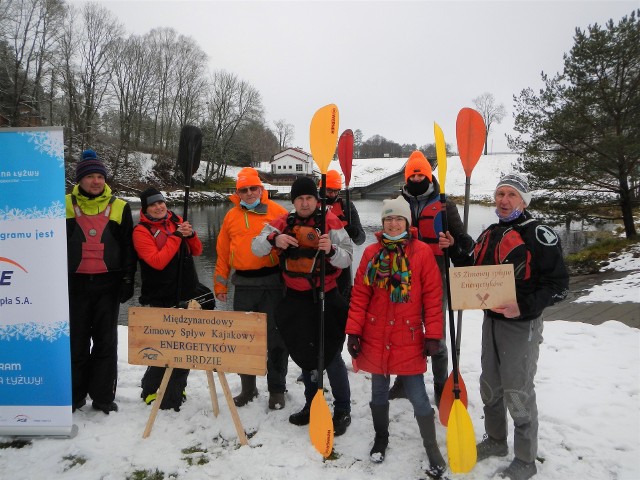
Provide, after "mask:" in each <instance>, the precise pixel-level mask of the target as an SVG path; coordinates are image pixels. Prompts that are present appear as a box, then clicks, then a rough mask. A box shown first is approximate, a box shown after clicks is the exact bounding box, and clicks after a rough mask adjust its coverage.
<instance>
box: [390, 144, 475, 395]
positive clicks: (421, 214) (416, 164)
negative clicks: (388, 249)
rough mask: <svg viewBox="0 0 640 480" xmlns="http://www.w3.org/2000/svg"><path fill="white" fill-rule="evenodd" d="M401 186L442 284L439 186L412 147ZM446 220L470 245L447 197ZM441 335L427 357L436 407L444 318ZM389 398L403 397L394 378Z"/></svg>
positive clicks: (444, 367) (443, 369) (444, 366)
mask: <svg viewBox="0 0 640 480" xmlns="http://www.w3.org/2000/svg"><path fill="white" fill-rule="evenodd" d="M404 179H405V182H406V183H405V185H404V187H402V196H403V197H404V198H405V200H406V201H407V202H409V208H410V209H411V226H412V227H415V228H416V229H417V230H418V238H419V239H420V240H421V241H423V242H424V243H426V244H427V245H429V246H430V247H431V249H432V251H433V254H434V255H435V257H436V262H437V263H438V267H439V268H440V274H441V277H442V283H443V285H444V284H445V268H446V267H445V264H444V255H443V252H442V250H441V249H440V247H438V235H439V234H440V232H442V231H443V229H442V205H441V203H440V185H439V184H438V180H437V179H436V178H435V177H434V176H433V171H432V168H431V164H430V163H429V161H428V160H427V158H426V157H425V156H424V154H423V153H422V152H421V151H419V150H416V151H414V152H413V153H412V154H411V155H410V156H409V159H408V160H407V163H406V164H405V167H404ZM446 214H447V223H448V226H449V232H451V234H452V235H453V236H454V237H455V239H456V242H457V243H458V245H459V246H461V247H462V248H467V249H468V250H469V252H470V250H471V249H472V248H473V244H474V242H473V239H472V238H471V237H470V236H469V235H467V234H466V233H464V224H463V223H462V220H461V219H460V214H459V213H458V208H457V207H456V205H455V203H453V202H452V201H451V200H448V199H447V204H446ZM442 292H443V295H442V312H443V315H444V313H445V312H446V311H447V297H446V289H443V290H442ZM443 329H444V332H443V336H442V340H441V341H440V350H439V351H438V352H437V353H436V354H435V355H433V356H432V357H431V370H432V371H433V391H434V397H435V399H434V400H435V404H436V406H438V407H439V406H440V396H441V395H442V389H443V388H444V384H445V382H446V381H447V377H448V376H449V371H448V368H449V359H448V351H447V342H446V321H445V322H443ZM389 398H406V396H405V393H404V389H403V387H402V383H401V381H400V380H399V379H398V378H396V381H395V383H394V384H393V386H392V387H391V390H390V392H389Z"/></svg>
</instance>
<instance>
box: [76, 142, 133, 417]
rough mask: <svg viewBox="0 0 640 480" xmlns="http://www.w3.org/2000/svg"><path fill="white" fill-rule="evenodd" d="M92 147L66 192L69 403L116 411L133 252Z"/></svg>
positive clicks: (123, 207) (125, 216) (120, 205)
mask: <svg viewBox="0 0 640 480" xmlns="http://www.w3.org/2000/svg"><path fill="white" fill-rule="evenodd" d="M106 177H107V169H106V167H105V165H104V163H103V162H102V161H101V160H100V159H99V158H98V155H97V154H96V152H95V151H93V150H85V151H84V152H82V158H81V159H80V161H79V162H78V164H77V165H76V182H77V183H76V185H75V186H74V187H73V189H72V191H71V193H70V194H68V195H67V196H66V217H67V264H68V272H69V280H68V281H69V316H70V318H69V330H70V343H71V380H72V382H71V383H72V402H73V404H72V408H73V411H74V412H75V411H76V409H78V408H81V407H83V406H84V405H86V403H87V400H86V398H87V394H88V395H89V396H90V397H91V399H92V400H93V404H92V406H93V408H94V409H96V410H100V411H102V412H104V413H106V414H107V415H108V414H109V413H110V412H115V411H117V410H118V405H117V404H116V402H115V401H114V400H115V395H116V385H117V383H118V355H117V350H118V314H119V311H120V303H124V302H126V301H127V300H129V299H130V298H131V297H132V296H133V278H134V274H135V271H136V254H135V251H134V249H133V241H132V233H133V219H132V217H131V207H130V206H129V204H128V203H127V202H125V201H124V200H122V199H120V198H116V197H115V196H114V195H112V193H111V188H109V185H107V184H106V183H105V180H106Z"/></svg>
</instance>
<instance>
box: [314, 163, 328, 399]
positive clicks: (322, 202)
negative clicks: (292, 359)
mask: <svg viewBox="0 0 640 480" xmlns="http://www.w3.org/2000/svg"><path fill="white" fill-rule="evenodd" d="M321 178H322V186H321V187H320V209H321V211H320V235H323V234H324V233H325V221H326V210H327V197H326V193H327V189H326V186H325V185H326V183H327V174H326V172H324V173H322V174H321ZM325 276H326V269H325V251H324V250H320V292H319V295H318V301H319V303H320V331H319V335H320V338H319V340H318V375H317V380H316V381H317V384H318V390H322V389H323V388H324V283H325Z"/></svg>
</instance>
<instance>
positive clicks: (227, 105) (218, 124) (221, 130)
mask: <svg viewBox="0 0 640 480" xmlns="http://www.w3.org/2000/svg"><path fill="white" fill-rule="evenodd" d="M262 115H263V110H262V100H261V98H260V93H259V92H258V91H257V90H256V89H255V88H254V87H253V86H251V85H250V84H249V83H247V82H245V81H243V80H240V79H239V78H238V77H237V76H236V75H234V74H232V73H229V72H225V71H223V70H219V71H216V72H215V73H214V74H213V76H212V78H211V81H210V85H209V92H208V101H207V113H206V117H205V124H204V128H203V133H204V136H205V145H204V146H203V157H205V158H204V160H205V161H206V162H207V169H206V173H205V182H208V181H210V180H212V179H217V178H222V177H224V176H225V175H226V172H227V165H228V164H229V160H230V158H229V157H230V154H231V150H230V147H231V145H232V141H233V140H234V137H235V134H236V131H237V129H238V128H239V127H240V126H242V125H244V124H246V123H247V122H249V121H251V120H257V119H262Z"/></svg>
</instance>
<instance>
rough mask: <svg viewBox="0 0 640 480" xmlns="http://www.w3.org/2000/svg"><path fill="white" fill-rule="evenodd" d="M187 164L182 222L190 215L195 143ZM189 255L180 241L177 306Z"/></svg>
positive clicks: (191, 148)
mask: <svg viewBox="0 0 640 480" xmlns="http://www.w3.org/2000/svg"><path fill="white" fill-rule="evenodd" d="M187 152H188V153H187V164H186V167H185V169H184V174H185V175H184V208H183V210H182V221H183V222H186V221H187V214H188V213H189V190H190V189H191V180H192V178H193V172H192V169H193V157H194V153H195V148H194V145H193V142H189V143H188V147H187ZM187 173H188V174H187ZM186 255H187V243H186V242H185V241H184V238H181V239H180V250H179V253H178V275H177V280H178V282H177V283H178V288H177V290H176V306H178V305H179V304H180V293H181V291H182V276H183V273H182V270H183V263H184V258H185V256H186Z"/></svg>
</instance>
